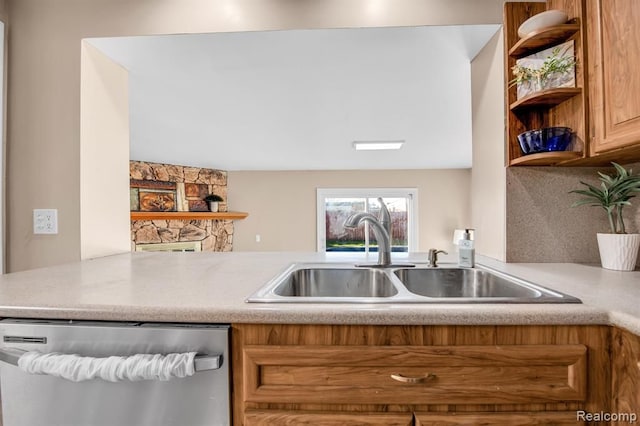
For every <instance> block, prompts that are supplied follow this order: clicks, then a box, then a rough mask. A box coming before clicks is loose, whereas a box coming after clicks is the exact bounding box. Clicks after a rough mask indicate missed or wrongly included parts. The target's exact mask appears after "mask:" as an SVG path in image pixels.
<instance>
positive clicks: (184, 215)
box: [131, 212, 249, 220]
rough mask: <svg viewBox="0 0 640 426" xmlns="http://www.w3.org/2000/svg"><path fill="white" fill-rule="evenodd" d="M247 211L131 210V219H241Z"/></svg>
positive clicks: (245, 215) (246, 214)
mask: <svg viewBox="0 0 640 426" xmlns="http://www.w3.org/2000/svg"><path fill="white" fill-rule="evenodd" d="M247 216H249V213H245V212H216V213H212V212H131V220H239V219H244V218H245V217H247Z"/></svg>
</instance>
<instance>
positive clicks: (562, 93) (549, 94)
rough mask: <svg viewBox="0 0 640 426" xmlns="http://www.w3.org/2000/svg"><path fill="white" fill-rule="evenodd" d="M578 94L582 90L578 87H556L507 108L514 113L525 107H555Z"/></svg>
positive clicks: (533, 94) (520, 100)
mask: <svg viewBox="0 0 640 426" xmlns="http://www.w3.org/2000/svg"><path fill="white" fill-rule="evenodd" d="M580 93H582V89H581V88H579V87H558V88H555V89H547V90H542V91H540V92H535V93H532V94H530V95H529V96H525V97H524V98H522V99H518V100H517V101H515V102H514V103H512V104H511V105H510V106H509V108H510V109H511V111H514V110H516V109H522V108H527V107H540V106H546V107H550V106H555V105H559V104H561V103H562V102H564V101H566V100H567V99H570V98H573V97H574V96H576V95H579V94H580Z"/></svg>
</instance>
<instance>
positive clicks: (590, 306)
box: [0, 252, 640, 335]
mask: <svg viewBox="0 0 640 426" xmlns="http://www.w3.org/2000/svg"><path fill="white" fill-rule="evenodd" d="M394 255H395V254H394ZM329 256H331V255H324V254H322V253H298V252H291V253H249V252H247V253H240V252H239V253H211V252H200V253H127V254H121V255H115V256H108V257H103V258H99V259H93V260H86V261H82V262H76V263H70V264H65V265H59V266H54V267H50V268H42V269H34V270H30V271H23V272H17V273H13V274H7V275H4V276H1V277H0V316H1V317H23V318H52V319H53V318H56V319H89V320H111V321H114V320H115V321H162V322H165V321H171V322H202V323H291V324H310V323H318V324H320V323H322V324H454V325H455V324H468V325H488V324H493V325H501V324H512V325H515V324H519V325H524V324H612V325H617V326H620V327H622V328H625V329H628V330H630V331H632V332H634V333H636V334H639V335H640V271H635V272H616V271H608V270H605V269H602V268H601V267H600V266H598V265H578V264H567V263H563V264H553V263H531V264H526V263H519V264H515V263H512V264H505V263H502V262H497V261H494V260H491V259H484V258H480V259H479V263H482V264H485V265H487V266H490V267H492V268H495V269H498V270H501V271H503V272H506V273H508V274H511V275H515V276H517V277H520V278H522V279H525V280H528V281H531V282H534V283H536V284H539V285H542V286H545V287H548V288H550V289H553V290H557V291H560V292H563V293H566V294H569V295H572V296H575V297H578V298H580V299H582V301H583V303H582V304H404V303H403V304H321V303H318V304H307V303H305V304H292V303H287V304H285V303H275V304H274V303H245V299H246V298H247V297H248V296H249V295H251V294H252V293H253V292H254V291H256V290H257V289H258V288H260V287H261V286H263V285H264V284H265V283H267V282H268V281H269V280H270V279H271V278H273V277H274V276H275V275H276V274H278V273H279V272H281V271H283V270H284V269H285V268H286V267H287V266H288V265H290V264H291V263H294V262H324V261H341V262H342V261H348V260H350V259H349V258H348V257H342V258H339V259H336V258H334V257H329ZM406 256H407V255H405V257H404V258H403V259H402V260H409V261H421V262H424V260H425V258H426V257H425V255H424V254H419V253H418V254H415V255H411V256H409V257H408V258H407V257H406ZM369 260H370V261H375V256H374V257H372V258H371V259H369ZM443 260H444V263H443V262H441V263H442V264H443V266H445V265H446V262H447V258H446V257H445V258H443Z"/></svg>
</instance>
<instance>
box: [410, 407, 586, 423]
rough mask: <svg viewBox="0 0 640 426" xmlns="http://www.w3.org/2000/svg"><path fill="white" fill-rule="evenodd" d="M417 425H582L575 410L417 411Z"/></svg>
mask: <svg viewBox="0 0 640 426" xmlns="http://www.w3.org/2000/svg"><path fill="white" fill-rule="evenodd" d="M415 416H416V422H415V425H416V426H432V425H437V426H476V425H491V426H548V425H554V426H580V425H584V424H585V422H583V421H580V420H579V419H578V418H576V412H575V411H560V412H546V413H541V412H534V411H531V412H525V413H416V414H415Z"/></svg>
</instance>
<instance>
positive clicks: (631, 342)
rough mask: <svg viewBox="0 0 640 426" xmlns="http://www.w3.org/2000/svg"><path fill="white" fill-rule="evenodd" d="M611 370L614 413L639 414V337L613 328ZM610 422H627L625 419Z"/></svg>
mask: <svg viewBox="0 0 640 426" xmlns="http://www.w3.org/2000/svg"><path fill="white" fill-rule="evenodd" d="M611 352H612V355H613V372H612V374H611V385H612V392H611V394H612V396H613V404H612V407H611V410H612V412H614V413H629V414H631V413H635V415H636V421H638V420H637V418H638V416H640V337H638V336H635V335H633V334H631V333H629V332H628V331H625V330H620V329H617V328H615V329H614V330H613V334H612V338H611ZM621 420H622V421H620V422H612V424H616V425H617V424H627V423H626V421H625V420H631V419H621Z"/></svg>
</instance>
